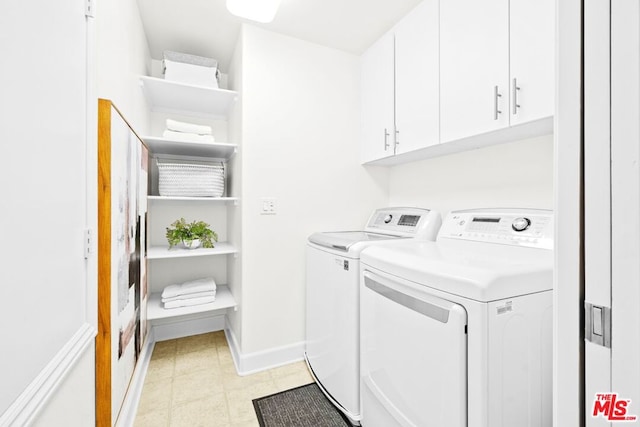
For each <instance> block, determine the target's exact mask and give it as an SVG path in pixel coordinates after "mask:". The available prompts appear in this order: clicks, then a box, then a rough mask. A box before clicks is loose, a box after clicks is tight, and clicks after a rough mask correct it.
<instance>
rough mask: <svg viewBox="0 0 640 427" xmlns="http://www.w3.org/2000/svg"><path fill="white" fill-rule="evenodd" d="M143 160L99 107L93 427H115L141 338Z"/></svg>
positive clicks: (137, 146)
mask: <svg viewBox="0 0 640 427" xmlns="http://www.w3.org/2000/svg"><path fill="white" fill-rule="evenodd" d="M148 158H149V153H148V150H147V147H146V146H145V144H144V143H143V142H142V140H141V139H140V138H139V137H138V136H137V135H136V133H135V132H134V131H133V129H132V128H131V126H129V124H128V123H127V121H126V120H125V119H124V117H123V116H122V114H121V113H120V112H119V111H118V109H117V108H116V107H115V106H114V105H113V104H112V103H111V101H108V100H103V99H100V100H99V101H98V191H99V194H98V259H99V261H98V336H97V337H96V426H113V425H115V423H116V421H117V419H118V415H119V413H120V409H121V407H122V403H123V402H124V398H125V396H126V393H127V389H128V387H129V383H130V381H131V378H132V376H133V372H134V370H135V367H136V363H137V361H138V357H139V356H140V351H141V349H142V346H143V343H144V340H145V338H146V334H147V314H146V306H147V296H148V291H147V274H146V272H147V269H146V253H145V248H146V242H145V239H146V228H147V183H148V171H149V167H148V165H149V162H148Z"/></svg>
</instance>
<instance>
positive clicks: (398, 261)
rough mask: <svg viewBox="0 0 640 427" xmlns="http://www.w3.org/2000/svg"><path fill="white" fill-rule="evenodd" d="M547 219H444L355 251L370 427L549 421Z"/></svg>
mask: <svg viewBox="0 0 640 427" xmlns="http://www.w3.org/2000/svg"><path fill="white" fill-rule="evenodd" d="M552 249H553V216H552V212H551V211H543V210H514V209H479V210H468V211H457V212H451V213H450V214H449V215H448V216H447V217H446V218H445V220H444V221H443V224H442V227H441V229H440V232H439V233H438V238H437V240H436V242H415V241H407V242H392V243H390V244H389V245H385V246H372V247H369V248H367V249H365V250H364V251H363V252H362V255H361V261H362V263H361V393H362V424H363V425H364V426H366V427H378V426H379V427H393V426H415V427H430V426H447V427H463V426H468V427H514V426H528V427H546V426H551V424H552V419H551V417H552V389H551V381H552V371H551V358H552V286H553V251H552Z"/></svg>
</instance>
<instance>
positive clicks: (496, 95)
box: [493, 86, 502, 120]
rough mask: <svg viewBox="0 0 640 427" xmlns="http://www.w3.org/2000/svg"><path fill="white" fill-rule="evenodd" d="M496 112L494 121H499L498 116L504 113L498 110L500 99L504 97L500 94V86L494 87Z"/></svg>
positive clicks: (494, 111)
mask: <svg viewBox="0 0 640 427" xmlns="http://www.w3.org/2000/svg"><path fill="white" fill-rule="evenodd" d="M493 94H494V96H493V99H494V110H493V120H498V114H502V111H500V110H499V109H498V98H500V97H502V95H501V94H500V93H499V92H498V86H495V87H494V93H493Z"/></svg>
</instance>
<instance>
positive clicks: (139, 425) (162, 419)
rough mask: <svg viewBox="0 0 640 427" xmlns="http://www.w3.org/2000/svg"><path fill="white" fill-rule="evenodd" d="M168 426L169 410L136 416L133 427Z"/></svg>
mask: <svg viewBox="0 0 640 427" xmlns="http://www.w3.org/2000/svg"><path fill="white" fill-rule="evenodd" d="M168 425H169V408H168V407H167V408H165V409H163V410H156V411H153V412H148V413H146V414H138V415H136V420H135V422H134V424H133V426H134V427H167V426H168Z"/></svg>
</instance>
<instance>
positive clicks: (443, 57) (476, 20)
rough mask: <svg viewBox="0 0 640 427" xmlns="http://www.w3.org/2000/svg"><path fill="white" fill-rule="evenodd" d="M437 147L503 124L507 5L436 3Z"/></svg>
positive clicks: (498, 0)
mask: <svg viewBox="0 0 640 427" xmlns="http://www.w3.org/2000/svg"><path fill="white" fill-rule="evenodd" d="M440 87H441V91H440V96H441V103H440V106H441V107H440V123H441V142H447V141H453V140H457V139H461V138H465V137H468V136H472V135H478V134H482V133H486V132H490V131H492V130H495V129H499V128H502V127H505V126H508V125H509V2H508V0H487V1H477V0H444V1H442V2H441V4H440Z"/></svg>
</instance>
